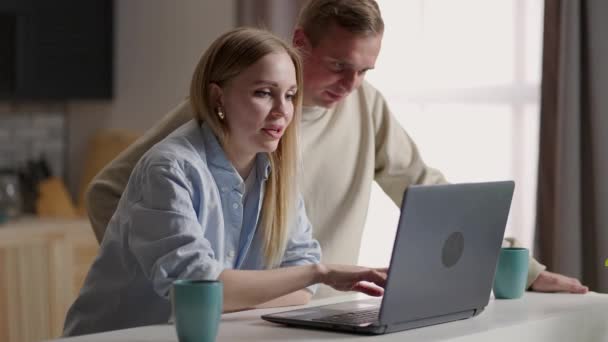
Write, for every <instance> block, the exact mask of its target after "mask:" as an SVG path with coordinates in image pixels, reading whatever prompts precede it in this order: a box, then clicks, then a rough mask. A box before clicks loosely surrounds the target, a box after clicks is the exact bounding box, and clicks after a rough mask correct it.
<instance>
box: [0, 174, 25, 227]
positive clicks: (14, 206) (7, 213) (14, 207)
mask: <svg viewBox="0 0 608 342" xmlns="http://www.w3.org/2000/svg"><path fill="white" fill-rule="evenodd" d="M20 214H21V191H20V188H19V176H18V174H17V172H15V171H12V170H0V223H2V222H4V221H7V220H9V219H12V218H15V217H17V216H19V215H20Z"/></svg>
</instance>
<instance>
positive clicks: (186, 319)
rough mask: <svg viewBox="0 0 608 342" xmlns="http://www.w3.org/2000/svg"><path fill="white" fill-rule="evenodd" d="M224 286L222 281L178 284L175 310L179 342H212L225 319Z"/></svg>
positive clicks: (174, 290) (174, 299) (176, 282)
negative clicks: (223, 304)
mask: <svg viewBox="0 0 608 342" xmlns="http://www.w3.org/2000/svg"><path fill="white" fill-rule="evenodd" d="M222 300H223V286H222V282H220V281H219V280H176V281H175V282H173V289H172V301H171V302H172V306H173V317H174V319H175V330H176V332H177V337H178V339H179V341H180V342H213V341H215V338H216V336H217V331H218V327H219V324H220V320H221V316H222Z"/></svg>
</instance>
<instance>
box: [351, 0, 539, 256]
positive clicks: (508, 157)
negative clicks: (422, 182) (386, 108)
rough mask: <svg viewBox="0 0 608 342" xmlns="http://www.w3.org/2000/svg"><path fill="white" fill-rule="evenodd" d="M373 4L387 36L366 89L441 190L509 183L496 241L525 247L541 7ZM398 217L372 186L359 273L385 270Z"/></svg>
mask: <svg viewBox="0 0 608 342" xmlns="http://www.w3.org/2000/svg"><path fill="white" fill-rule="evenodd" d="M378 2H379V4H380V8H381V10H382V14H383V17H384V20H385V25H386V29H385V34H384V39H383V44H382V51H381V52H380V56H379V58H378V60H377V62H376V69H375V70H374V71H372V72H370V73H369V74H368V76H367V80H368V81H370V82H371V83H372V84H373V85H374V86H376V87H377V88H378V89H380V91H382V93H383V94H384V95H385V97H386V98H387V101H388V103H389V105H390V108H391V110H392V111H393V113H394V114H395V116H396V117H397V120H398V121H399V122H400V123H401V124H402V125H403V127H404V128H405V129H406V131H407V132H408V134H410V136H411V137H412V138H413V139H414V141H415V142H416V144H417V145H418V148H419V150H420V152H421V154H422V156H423V158H424V160H425V162H426V163H427V164H428V165H430V166H432V167H434V168H437V169H439V170H441V171H442V172H443V174H444V175H445V176H446V178H447V179H448V181H450V182H476V181H486V180H505V179H513V180H515V182H516V189H515V195H514V199H513V203H512V206H511V213H510V216H509V222H508V224H507V232H506V234H505V235H506V236H514V237H516V238H517V239H519V240H521V241H522V243H523V244H524V245H526V246H527V247H532V240H533V235H534V221H535V213H536V204H535V203H536V178H537V159H538V139H539V136H538V130H539V105H538V104H539V88H540V87H539V84H540V74H541V45H542V43H541V42H542V15H543V13H542V12H543V2H542V1H540V0H538V1H537V0H532V1H530V0H503V1H487V0H459V1H451V0H402V1H394V0H379V1H378ZM395 75H398V76H399V77H395ZM398 215H399V210H398V208H397V207H396V206H395V205H394V204H393V203H392V201H391V200H390V199H388V198H387V197H386V196H385V195H384V193H383V192H382V190H381V189H380V188H379V187H378V186H377V185H374V188H373V189H372V199H371V201H370V208H369V215H368V219H367V222H366V227H365V231H364V234H363V244H362V248H361V254H360V258H359V262H360V263H362V264H366V265H386V264H387V263H388V260H389V259H390V254H389V253H390V249H389V248H386V246H391V245H392V241H393V238H394V234H395V229H396V225H397V220H398ZM380 246H381V247H380Z"/></svg>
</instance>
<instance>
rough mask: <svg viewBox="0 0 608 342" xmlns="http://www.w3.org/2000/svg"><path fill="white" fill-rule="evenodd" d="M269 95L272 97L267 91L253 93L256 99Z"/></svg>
mask: <svg viewBox="0 0 608 342" xmlns="http://www.w3.org/2000/svg"><path fill="white" fill-rule="evenodd" d="M270 95H272V94H271V93H270V92H269V91H267V90H256V91H255V96H257V97H269V96H270Z"/></svg>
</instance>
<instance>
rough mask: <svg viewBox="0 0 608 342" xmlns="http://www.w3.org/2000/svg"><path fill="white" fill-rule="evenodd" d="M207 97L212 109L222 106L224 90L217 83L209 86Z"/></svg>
mask: <svg viewBox="0 0 608 342" xmlns="http://www.w3.org/2000/svg"><path fill="white" fill-rule="evenodd" d="M209 92H210V94H209V96H210V100H211V101H210V102H211V105H213V107H214V108H217V107H223V106H224V90H223V89H222V87H220V86H219V85H218V84H217V83H211V84H209Z"/></svg>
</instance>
